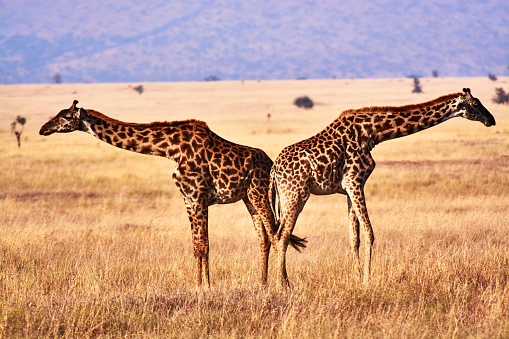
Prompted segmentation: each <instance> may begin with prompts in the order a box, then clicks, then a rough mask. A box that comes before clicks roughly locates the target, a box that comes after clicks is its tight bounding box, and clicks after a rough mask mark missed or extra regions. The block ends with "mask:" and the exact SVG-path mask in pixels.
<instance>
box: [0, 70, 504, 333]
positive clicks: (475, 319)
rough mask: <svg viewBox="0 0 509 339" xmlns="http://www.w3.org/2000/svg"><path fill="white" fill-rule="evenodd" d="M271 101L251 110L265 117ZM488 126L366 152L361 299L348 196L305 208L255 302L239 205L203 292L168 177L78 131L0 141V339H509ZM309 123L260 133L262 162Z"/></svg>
mask: <svg viewBox="0 0 509 339" xmlns="http://www.w3.org/2000/svg"><path fill="white" fill-rule="evenodd" d="M436 81H441V80H440V79H438V80H436ZM297 83H298V84H299V86H301V83H302V82H297ZM219 85H221V86H226V85H224V84H218V85H217V86H219ZM161 86H162V85H161ZM182 86H183V88H185V86H186V85H185V84H184V85H182ZM203 86H211V85H209V84H204V85H203ZM270 86H273V85H272V84H271V85H270ZM270 86H269V87H270ZM461 86H462V85H460V86H458V87H459V88H461ZM146 87H147V90H146V92H144V94H143V95H144V96H145V94H147V95H151V94H150V93H151V92H150V86H149V85H147V86H146ZM428 87H429V86H428V85H427V88H428ZM55 90H57V89H55ZM61 90H62V89H61V87H58V91H61ZM225 90H226V89H225ZM273 90H274V89H273V88H270V90H267V92H266V93H265V92H263V91H262V92H261V94H260V95H262V96H263V95H266V97H263V98H265V99H266V100H267V101H269V102H270V100H271V99H270V98H272V97H273V96H274V93H273ZM285 90H286V89H285ZM316 91H317V92H316V93H320V92H319V91H318V90H316ZM184 92H185V91H184ZM129 93H130V92H129ZM264 93H265V94H264ZM281 93H285V92H284V91H283V90H282V92H281ZM310 93H312V95H313V97H318V98H319V95H318V94H316V93H314V92H310ZM113 94H114V95H120V94H115V92H114V93H113ZM442 94H443V93H442ZM288 96H289V97H291V96H290V95H288ZM225 97H228V96H227V95H225ZM137 98H138V97H137ZM265 99H264V100H265ZM274 100H275V99H274ZM348 100H352V99H351V98H348ZM206 101H207V100H205V99H204V102H206ZM225 102H226V101H225ZM319 102H321V101H320V100H319ZM203 105H205V104H203ZM225 105H226V103H225ZM278 105H281V104H274V106H277V107H280V108H281V107H283V106H278ZM290 106H291V101H289V102H288V107H289V108H288V109H289V110H290V109H291V108H290ZM320 107H322V108H320ZM60 108H61V107H57V109H56V110H58V109H60ZM317 108H318V109H323V104H322V106H320V105H317ZM195 109H197V108H195ZM281 109H282V108H281ZM329 109H331V108H329ZM20 113H24V116H27V117H28V121H29V122H30V121H31V120H30V117H31V116H30V115H29V114H26V113H27V112H20ZM55 113H56V112H55ZM104 113H108V112H106V111H105V112H104ZM502 113H503V112H502ZM320 114H322V113H320ZM503 114H505V113H503ZM48 115H51V114H48ZM218 116H219V115H217V116H215V115H213V116H212V118H211V119H212V123H211V125H216V126H217V127H218V128H216V129H221V128H223V127H224V128H225V131H228V130H229V128H230V127H229V126H230V124H232V122H231V121H230V120H231V119H233V118H232V116H228V115H227V116H225V117H223V118H217V117H218ZM319 116H320V119H321V123H322V122H323V125H325V124H326V122H327V121H325V120H327V119H328V118H327V116H326V115H325V114H322V115H319ZM496 118H497V127H496V128H494V129H484V127H483V126H477V125H475V123H471V122H466V123H463V122H459V123H456V124H453V123H451V124H449V125H447V126H445V127H437V128H436V129H431V130H430V131H429V133H428V132H425V134H422V135H420V136H419V135H416V136H413V137H408V138H407V139H401V141H391V142H388V143H387V146H385V145H384V144H382V145H380V146H377V148H376V149H375V150H374V157H375V160H376V161H377V168H376V169H375V171H374V173H373V174H372V177H371V178H370V179H369V180H368V182H367V185H366V196H367V205H368V210H369V212H370V218H371V221H372V224H373V227H374V232H375V238H376V240H375V251H374V256H373V274H372V279H371V281H370V282H369V284H362V283H361V280H360V279H359V278H358V277H357V276H356V275H355V274H354V272H353V270H352V259H351V255H350V251H349V241H348V225H347V216H346V212H347V206H346V198H345V197H344V196H341V195H335V196H326V197H317V196H313V197H311V199H310V200H309V202H308V203H307V205H306V207H305V208H304V211H303V212H302V214H301V215H300V217H299V220H298V222H297V226H296V229H295V234H297V235H299V236H306V237H307V238H308V240H309V244H308V248H307V249H306V250H304V252H303V253H301V254H299V253H296V252H295V251H290V252H289V254H288V270H289V277H290V281H291V285H292V289H291V290H290V291H287V292H281V291H279V290H278V289H277V286H276V285H275V277H274V274H275V260H274V258H273V257H272V258H271V260H270V271H269V287H268V288H262V286H261V284H260V267H259V266H260V265H259V249H258V240H257V237H256V235H255V232H254V231H253V226H252V221H251V219H250V217H249V215H248V213H247V211H246V209H245V207H244V206H243V205H242V203H237V204H233V205H223V206H213V207H211V208H210V216H209V221H210V222H209V224H210V227H209V228H210V242H211V244H210V246H211V249H210V259H211V280H212V288H211V290H209V291H205V290H197V289H195V288H194V287H193V278H192V277H193V269H194V263H193V259H192V258H193V255H192V246H191V233H190V230H189V222H188V219H187V216H186V213H185V207H184V204H183V202H182V199H181V197H180V195H179V194H178V192H177V190H176V188H175V186H174V184H173V182H172V180H171V175H170V172H171V171H172V169H173V166H174V165H173V164H172V163H171V162H170V161H168V160H165V159H160V158H155V157H148V156H142V155H138V154H132V153H129V152H125V151H122V150H118V149H115V148H113V147H111V146H108V145H105V144H102V143H99V142H98V141H96V140H95V139H93V138H92V137H90V136H87V135H81V134H78V133H73V134H69V135H55V136H51V137H49V138H42V137H38V136H36V133H35V132H36V129H35V127H34V128H33V130H32V132H30V128H27V131H26V133H27V135H29V140H28V141H26V142H24V143H23V145H22V148H21V149H20V150H18V149H17V147H16V144H15V142H14V141H12V140H11V139H10V135H9V133H8V132H9V131H8V130H7V129H3V130H0V171H1V175H0V335H1V336H2V337H23V338H44V337H69V338H76V337H94V338H100V337H182V338H188V337H191V338H198V337H209V336H211V337H226V338H236V337H255V338H261V337H264V338H265V337H276V338H277V337H285V338H286V337H340V338H350V337H352V338H358V337H390V338H392V337H408V338H414V337H422V338H428V337H429V338H436V337H444V338H450V337H458V338H465V337H477V338H497V337H498V338H507V337H509V227H508V222H509V215H508V212H507V207H508V202H509V201H508V198H507V192H509V182H508V180H507V179H508V176H509V159H508V158H507V154H508V153H507V152H508V151H509V142H508V139H507V135H508V134H507V132H506V131H507V130H509V128H508V126H507V121H508V120H507V118H505V117H504V116H503V115H502V114H501V113H497V114H496ZM221 119H224V120H221ZM245 119H246V120H247V121H249V124H250V125H249V126H256V124H257V122H256V120H253V119H251V118H249V116H248V117H246V118H245ZM131 120H135V119H131ZM153 120H156V119H153ZM305 122H306V119H304V118H302V122H300V123H299V122H298V121H297V122H295V123H293V125H292V126H291V128H290V127H288V128H290V130H288V133H286V132H285V133H283V134H280V135H279V134H274V133H273V132H270V131H269V130H267V129H265V130H263V129H262V132H257V134H256V137H257V138H258V139H260V140H262V142H263V143H264V144H261V145H255V146H258V147H262V148H264V149H266V150H267V152H268V153H269V154H271V155H273V154H277V152H278V151H279V150H280V149H281V148H282V147H284V146H285V144H283V142H284V143H286V142H288V141H289V140H290V139H291V138H297V137H299V138H300V135H301V134H305V133H304V132H305V131H306V126H305V124H306V123H305ZM263 123H265V122H263ZM276 123H278V122H276ZM316 124H317V125H318V123H316ZM470 124H474V125H470ZM313 126H314V125H313ZM28 127H30V126H28ZM285 128H286V127H285ZM313 128H314V127H313ZM465 128H471V129H470V130H469V132H465V130H464V129H465ZM292 131H296V132H295V133H294V132H292ZM470 131H471V133H470ZM314 132H316V131H309V132H308V135H311V134H312V133H314ZM266 133H269V134H266ZM220 134H221V135H223V136H225V137H228V135H225V133H220ZM260 135H263V136H264V138H260ZM245 138H246V139H245V140H250V139H249V138H251V136H249V135H248V136H247V137H245ZM229 139H230V140H233V141H236V140H235V138H233V137H229ZM278 140H281V144H280V143H278ZM225 216H227V217H225ZM272 253H273V252H272ZM272 256H273V254H272Z"/></svg>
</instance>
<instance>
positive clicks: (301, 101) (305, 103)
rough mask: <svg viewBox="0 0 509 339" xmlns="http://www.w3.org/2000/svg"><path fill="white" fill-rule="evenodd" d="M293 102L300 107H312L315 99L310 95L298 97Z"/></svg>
mask: <svg viewBox="0 0 509 339" xmlns="http://www.w3.org/2000/svg"><path fill="white" fill-rule="evenodd" d="M293 104H294V105H295V106H297V107H300V108H305V109H311V108H313V105H314V103H313V100H311V99H310V98H309V97H308V96H303V97H298V98H296V99H295V100H294V101H293Z"/></svg>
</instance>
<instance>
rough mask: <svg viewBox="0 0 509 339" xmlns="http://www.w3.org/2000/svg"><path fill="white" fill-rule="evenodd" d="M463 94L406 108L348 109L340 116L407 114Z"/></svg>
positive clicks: (449, 95)
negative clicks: (354, 114)
mask: <svg viewBox="0 0 509 339" xmlns="http://www.w3.org/2000/svg"><path fill="white" fill-rule="evenodd" d="M459 95H461V93H452V94H447V95H443V96H441V97H439V98H436V99H433V100H430V101H426V102H423V103H420V104H412V105H404V106H371V107H362V108H355V109H348V110H345V111H343V112H342V113H341V114H340V116H343V115H347V114H351V113H383V112H387V113H400V112H407V111H414V110H419V109H421V108H425V107H430V106H434V105H436V104H439V103H442V102H446V101H449V100H451V99H454V98H457V97H458V96H459Z"/></svg>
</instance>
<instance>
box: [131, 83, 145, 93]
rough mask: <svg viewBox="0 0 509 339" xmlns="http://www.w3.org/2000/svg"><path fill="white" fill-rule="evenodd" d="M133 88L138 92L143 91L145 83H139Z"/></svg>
mask: <svg viewBox="0 0 509 339" xmlns="http://www.w3.org/2000/svg"><path fill="white" fill-rule="evenodd" d="M133 89H134V90H135V91H136V92H138V93H140V94H141V93H143V90H144V89H143V85H139V86H136V87H133Z"/></svg>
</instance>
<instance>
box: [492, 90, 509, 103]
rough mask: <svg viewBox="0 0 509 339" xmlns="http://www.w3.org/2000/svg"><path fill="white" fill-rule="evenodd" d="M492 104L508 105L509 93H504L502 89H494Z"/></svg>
mask: <svg viewBox="0 0 509 339" xmlns="http://www.w3.org/2000/svg"><path fill="white" fill-rule="evenodd" d="M493 102H494V103H496V104H506V105H507V104H509V93H506V92H505V91H504V89H503V88H502V87H499V88H495V96H494V97H493Z"/></svg>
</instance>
